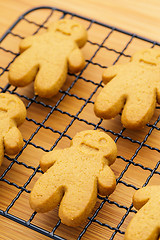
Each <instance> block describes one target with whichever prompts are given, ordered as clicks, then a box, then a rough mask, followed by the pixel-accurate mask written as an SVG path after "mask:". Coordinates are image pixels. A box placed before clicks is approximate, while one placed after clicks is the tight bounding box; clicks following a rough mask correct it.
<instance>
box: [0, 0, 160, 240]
mask: <svg viewBox="0 0 160 240" xmlns="http://www.w3.org/2000/svg"><path fill="white" fill-rule="evenodd" d="M42 5H47V6H51V7H57V8H61V9H63V10H67V11H70V12H73V13H76V14H80V15H83V16H85V17H89V18H92V19H94V20H97V21H100V22H103V23H105V24H109V25H112V26H114V27H117V28H120V29H123V30H126V31H129V32H131V33H135V34H138V35H141V36H142V37H146V38H149V39H151V40H153V41H158V42H160V27H159V26H160V14H159V13H160V1H159V0H141V1H139V0H130V1H127V0H115V1H112V0H81V1H78V0H67V1H66V0H60V1H59V0H45V1H44V0H34V1H31V0H6V1H3V0H0V36H2V35H3V34H4V33H5V32H6V31H7V29H8V28H9V27H10V26H11V25H12V24H13V22H14V21H15V20H16V19H17V18H18V17H19V16H20V15H21V14H23V13H24V12H25V11H27V10H29V9H30V8H33V7H38V6H42ZM44 15H45V14H44ZM32 18H33V19H34V21H37V22H38V23H39V22H40V19H41V18H43V14H42V11H39V12H37V13H36V14H35V15H34V14H33V16H31V17H30V18H29V20H31V21H32V20H33V19H32ZM53 20H54V18H53ZM84 24H86V26H87V22H84ZM30 26H31V24H30ZM32 27H33V26H31V27H29V24H28V25H27V23H26V25H25V27H24V25H22V26H20V25H19V26H18V27H17V29H15V31H14V34H18V33H19V32H20V33H21V35H22V36H27V35H29V34H31V30H32V32H33V31H34V29H31V28H32ZM104 32H105V29H103V28H99V27H95V29H93V31H91V32H90V38H92V40H93V39H95V42H98V43H100V42H101V40H102V39H103V38H104V36H105V34H106V33H104ZM116 34H117V35H116ZM116 34H115V36H114V37H113V39H112V38H111V39H110V40H109V42H108V44H109V47H110V49H116V50H117V51H122V48H123V46H125V44H126V43H127V41H129V37H128V36H126V35H125V34H120V33H116ZM19 40H20V39H18V41H19ZM136 41H137V42H136ZM136 41H135V43H134V44H133V45H132V46H131V47H130V48H129V49H127V50H126V51H125V53H126V54H132V53H133V52H134V51H135V50H137V49H140V48H142V47H150V46H151V44H149V43H148V42H144V41H140V40H139V41H138V40H136ZM124 42H125V44H124ZM1 47H3V48H6V49H9V50H11V51H13V52H17V51H18V42H17V39H15V38H14V37H13V38H10V37H8V38H7V39H6V40H5V41H4V42H2V45H1ZM94 49H95V46H92V47H91V48H89V46H86V47H85V48H84V49H83V52H84V55H85V57H86V58H87V59H88V58H89V57H91V52H93V51H95V50H94ZM88 56H89V57H88ZM114 57H115V56H112V55H111V53H110V51H108V55H105V53H104V55H103V52H101V55H100V56H99V55H97V56H96V59H95V62H98V63H100V64H101V65H105V66H109V65H111V64H112V63H113V61H114V60H113V59H114ZM9 59H10V56H9V53H8V55H6V52H5V53H4V52H3V51H1V57H0V63H1V65H0V66H2V67H5V66H6V65H7V63H8V61H10V60H9ZM123 61H124V62H125V61H126V58H125V57H124V59H123V57H122V59H120V61H119V62H123ZM127 61H128V60H127ZM102 70H103V69H101V71H99V70H98V69H96V68H95V69H93V68H92V67H91V68H90V71H89V70H88V72H87V73H86V74H85V78H86V79H93V81H94V80H95V81H96V80H97V79H99V78H101V73H102ZM94 78H95V79H94ZM71 80H72V79H68V80H67V83H66V86H65V87H64V90H66V89H67V87H68V86H69V84H70V83H71ZM6 83H7V73H6V74H4V75H3V76H1V82H0V86H1V87H4V86H5V84H6ZM32 87H33V86H32V85H31V86H29V87H26V88H24V89H20V90H18V91H19V92H18V93H19V94H24V95H26V96H28V97H33V91H32ZM88 87H89V88H90V85H88ZM91 88H92V87H91ZM71 93H72V94H75V93H76V94H77V95H78V96H81V97H84V98H88V95H87V93H88V88H87V85H85V84H84V86H83V84H82V86H81V87H78V86H77V87H75V89H74V91H72V92H71ZM59 97H61V95H60V94H58V96H56V97H54V98H53V99H52V100H45V101H44V102H45V104H52V105H54V104H55V103H56V102H57V101H58V99H59ZM22 100H24V102H25V104H26V106H27V104H28V102H27V100H25V99H22ZM41 100H42V99H41ZM42 101H43V100H42ZM93 101H94V98H93ZM80 106H81V105H80V103H79V101H77V102H75V104H74V106H72V100H71V99H69V97H68V100H67V97H66V101H64V102H63V103H62V104H61V105H60V109H61V110H63V111H65V110H66V109H67V111H68V112H70V114H73V115H74V114H75V113H76V111H77V110H78V109H79V108H80ZM42 111H43V114H42ZM49 111H50V109H48V108H47V109H46V108H45V109H43V107H42V106H40V107H39V108H38V109H37V108H36V104H32V106H31V107H30V108H29V111H28V118H33V119H36V121H37V122H41V121H43V119H44V116H46V115H47V114H48V112H49ZM55 113H56V114H55V115H53V117H52V118H49V120H48V121H47V124H46V126H51V127H53V122H54V123H55V125H56V129H57V130H59V131H63V130H64V127H65V126H66V125H67V124H69V121H70V119H68V118H69V117H68V116H67V117H64V115H63V116H61V114H60V112H58V111H57V112H55ZM158 115H159V113H158V110H157V111H156V113H155V115H154V117H153V119H152V120H151V124H153V123H154V121H155V120H156V119H157V116H158ZM80 117H81V118H84V119H87V121H88V122H94V123H97V122H98V119H97V118H96V117H95V116H94V113H93V110H92V109H91V108H90V107H89V108H88V109H86V110H84V111H82V113H81V114H80ZM75 122H76V121H75ZM102 126H103V127H104V128H106V129H111V130H113V131H114V132H116V133H118V132H120V130H121V129H122V126H121V123H120V117H117V118H116V119H115V120H111V121H104V122H103V125H102ZM157 126H158V125H157ZM36 127H37V126H35V125H34V124H33V123H30V122H29V121H26V122H25V123H24V125H23V126H22V127H20V129H21V131H22V134H23V136H24V139H29V137H30V136H31V134H32V133H33V132H34V131H35V129H36ZM85 129H93V126H92V127H90V126H89V125H87V126H86V125H83V123H82V122H80V121H79V122H78V123H77V122H76V123H74V124H73V126H72V128H71V129H69V130H68V131H67V134H68V135H70V136H71V137H73V136H74V134H75V133H76V132H77V131H80V130H85ZM41 130H42V131H41V132H40V133H39V135H38V136H35V138H34V139H33V143H34V144H36V145H40V146H43V147H44V148H45V149H50V147H51V146H52V145H53V143H54V139H56V138H57V136H56V134H57V133H56V134H55V136H52V135H51V136H50V134H49V130H48V131H47V130H46V129H44V130H43V129H42V128H41ZM148 130H149V129H148V128H147V127H146V128H144V129H143V130H141V131H139V132H138V133H137V132H133V131H129V130H125V132H124V136H127V137H131V138H132V139H135V140H138V141H140V142H141V141H143V139H144V137H145V135H146V134H147V132H148ZM111 136H112V137H113V138H114V139H115V137H116V136H113V135H112V134H111ZM159 139H160V135H159V132H158V130H157V131H156V130H154V131H153V133H152V135H151V136H150V138H148V140H147V144H148V145H149V146H151V147H156V148H157V149H159V147H160V146H159V145H160V144H159ZM69 142H70V140H69V139H66V138H64V140H63V141H62V142H60V144H59V145H58V147H66V146H68V145H69ZM117 146H118V155H121V156H124V157H125V159H127V160H130V159H131V158H132V156H133V155H134V153H135V151H136V150H137V149H138V147H139V144H138V143H134V144H133V143H132V142H131V141H127V140H124V139H123V138H121V139H120V140H118V142H117ZM149 150H150V148H147V147H146V148H145V147H144V148H142V149H141V151H140V152H139V153H138V155H137V156H136V161H135V162H136V163H138V164H141V165H143V166H145V167H147V168H149V169H150V170H151V169H154V168H155V165H156V163H157V162H158V161H159V153H158V151H151V150H150V151H149ZM42 153H43V151H42V150H39V149H38V150H37V149H36V148H35V149H34V147H32V145H29V146H28V147H27V148H26V150H24V153H23V154H22V156H20V158H19V161H20V162H24V163H25V164H27V165H31V166H33V167H35V168H36V167H37V166H38V162H39V158H40V157H41V155H42ZM118 161H119V162H118ZM9 165H10V161H9V160H7V159H4V162H3V165H2V167H1V170H0V175H2V174H3V173H4V171H5V169H7V167H8V166H9ZM126 165H127V163H126V162H125V161H122V160H121V161H120V160H119V159H117V161H116V163H115V164H114V165H113V168H112V169H113V171H114V173H115V175H116V177H117V178H118V177H119V176H120V173H121V172H122V170H123V169H124V168H125V166H126ZM150 170H148V172H145V171H144V172H141V167H135V166H132V167H130V169H129V170H128V171H127V172H126V175H125V176H124V177H123V179H122V180H123V181H125V182H126V183H127V184H131V185H134V186H136V187H137V188H139V187H141V186H142V185H143V184H144V183H145V180H146V179H147V177H148V176H149V174H150ZM28 171H32V170H30V169H27V168H26V169H25V168H24V166H23V165H19V164H14V165H13V166H12V168H11V170H10V171H8V172H7V174H6V175H5V177H4V178H5V179H6V180H8V181H10V182H11V183H15V184H17V185H18V186H23V184H24V183H25V182H26V181H27V179H28V176H30V175H31V174H32V173H31V172H29V173H28ZM39 176H40V173H39V174H36V177H35V178H34V180H33V181H31V183H30V184H29V185H28V186H29V187H28V190H30V189H31V188H32V186H33V184H34V183H35V181H36V180H37V179H38V177H39ZM159 179H160V177H159V174H156V175H155V176H154V177H153V178H152V180H151V181H150V182H149V184H156V183H157V181H158V180H159ZM0 183H1V184H0V194H1V196H0V209H2V210H4V211H5V210H6V208H7V207H8V206H9V205H10V203H11V201H12V200H13V199H14V198H15V197H16V195H17V194H18V192H19V191H20V190H19V189H17V188H16V187H15V186H13V185H9V184H7V182H6V181H3V180H2V181H1V182H0ZM134 191H135V189H133V188H132V187H130V188H129V190H128V189H127V188H125V185H123V184H120V183H119V184H118V186H117V190H116V191H115V193H114V194H112V196H111V200H112V201H116V202H118V204H120V205H125V206H127V207H128V206H130V204H131V201H132V200H131V198H132V195H133V193H134ZM28 195H29V194H28V193H26V192H25V191H24V192H23V193H22V194H21V197H20V198H19V201H18V200H17V201H15V204H14V207H12V208H11V209H10V210H9V213H10V214H12V215H15V216H17V217H19V218H21V219H24V220H25V221H27V220H28V219H29V217H30V215H31V214H32V210H31V209H30V208H29V204H28ZM99 204H100V200H98V201H97V205H96V207H98V206H99ZM124 212H125V209H123V211H120V208H118V209H117V208H116V206H115V205H114V204H113V205H109V206H108V205H107V204H106V206H105V207H104V208H103V211H102V213H101V214H99V215H98V217H97V219H98V220H99V221H101V222H102V223H106V224H110V225H111V226H112V227H113V228H116V227H117V225H118V223H119V222H120V219H121V218H122V217H123V215H124ZM132 216H133V213H131V214H130V215H129V216H128V217H127V218H126V220H125V222H124V224H123V227H122V228H121V229H120V230H121V231H122V232H124V231H125V229H126V226H127V224H128V223H129V221H130V219H131V217H132ZM57 221H58V217H57V209H56V210H54V211H53V212H50V213H46V214H37V215H36V217H35V219H34V220H33V224H35V225H36V226H39V227H40V228H43V229H45V230H47V231H51V230H52V228H53V227H54V226H55V224H56V223H57ZM84 226H85V225H83V226H81V227H79V228H76V229H71V228H68V227H65V226H63V225H62V226H61V227H60V228H59V229H58V230H57V231H56V234H57V235H59V236H62V237H64V238H66V239H69V240H71V239H77V236H78V235H79V234H80V232H81V231H82V230H83V228H84ZM112 233H113V231H112V230H110V229H108V228H107V227H100V225H99V224H96V223H92V226H91V227H90V228H88V230H87V232H86V234H84V236H83V237H82V239H96V240H97V239H110V237H111V234H112ZM123 236H124V235H123V234H120V233H118V234H116V236H115V238H114V239H116V240H119V239H123ZM0 239H2V240H3V239H6V240H10V239H13V240H21V239H26V240H28V239H33V240H34V239H36V240H38V239H43V240H44V239H49V237H47V236H44V235H42V234H40V233H38V232H36V231H33V230H31V229H29V228H27V227H25V226H23V225H21V224H19V223H16V222H15V221H12V220H10V219H8V218H5V217H3V216H1V215H0Z"/></svg>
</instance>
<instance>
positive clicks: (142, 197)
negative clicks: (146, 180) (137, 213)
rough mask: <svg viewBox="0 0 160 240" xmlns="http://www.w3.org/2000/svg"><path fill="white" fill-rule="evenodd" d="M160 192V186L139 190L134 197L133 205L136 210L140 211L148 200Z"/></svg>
mask: <svg viewBox="0 0 160 240" xmlns="http://www.w3.org/2000/svg"><path fill="white" fill-rule="evenodd" d="M159 191H160V186H147V187H143V188H141V189H139V190H138V191H136V192H135V194H134V195H133V205H134V207H135V208H136V209H138V210H139V209H140V208H141V207H143V205H145V204H146V203H147V202H148V200H149V199H150V198H151V197H152V196H153V195H154V194H155V193H156V192H159Z"/></svg>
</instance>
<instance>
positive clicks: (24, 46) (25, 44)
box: [19, 35, 39, 53]
mask: <svg viewBox="0 0 160 240" xmlns="http://www.w3.org/2000/svg"><path fill="white" fill-rule="evenodd" d="M36 38H37V39H38V38H39V35H34V36H29V37H27V38H24V39H22V40H21V42H20V45H19V49H20V52H21V53H22V52H24V51H25V50H26V49H28V48H29V47H31V46H32V44H33V42H34V40H35V39H36Z"/></svg>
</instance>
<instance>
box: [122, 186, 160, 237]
mask: <svg viewBox="0 0 160 240" xmlns="http://www.w3.org/2000/svg"><path fill="white" fill-rule="evenodd" d="M133 205H134V206H135V208H136V209H137V210H139V211H138V212H137V213H136V215H135V216H134V217H133V218H132V220H131V222H130V223H129V225H128V227H127V230H126V233H125V238H124V239H125V240H138V239H139V240H158V239H159V237H160V214H159V213H160V186H156V185H155V186H147V187H144V188H141V189H139V190H138V191H136V192H135V194H134V196H133Z"/></svg>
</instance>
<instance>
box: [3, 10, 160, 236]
mask: <svg viewBox="0 0 160 240" xmlns="http://www.w3.org/2000/svg"><path fill="white" fill-rule="evenodd" d="M60 18H74V19H76V20H77V21H80V22H82V23H83V24H84V25H85V26H86V29H87V31H88V34H89V39H88V42H87V44H86V46H85V47H84V49H83V50H82V51H83V53H84V55H85V58H86V66H85V67H84V69H83V70H82V71H81V72H80V73H79V74H68V78H67V81H66V83H65V86H64V87H63V89H61V90H60V91H59V93H58V94H57V96H55V97H53V98H52V99H50V100H47V99H41V98H39V97H38V96H35V95H34V93H33V86H32V84H30V85H29V86H27V87H25V88H15V87H13V86H11V85H10V84H8V80H7V75H8V71H9V67H10V65H11V64H12V62H13V61H14V60H15V58H16V57H17V56H18V55H19V53H18V44H19V41H20V40H21V39H23V38H24V37H26V36H28V35H31V34H37V33H38V32H41V31H45V30H46V28H47V24H48V23H49V22H50V21H54V20H57V19H60ZM28 29H29V30H28ZM28 31H29V32H28ZM97 32H98V33H99V34H97ZM0 43H1V44H0V52H1V56H2V58H1V60H0V77H1V79H0V89H1V92H9V93H10V94H16V95H17V96H19V97H20V98H21V99H22V100H23V101H24V102H25V104H26V107H27V112H28V115H27V118H26V121H25V123H24V124H23V125H22V126H21V127H20V128H21V132H22V134H23V136H24V147H23V149H22V150H21V151H20V153H19V154H17V155H16V156H14V157H11V156H7V155H5V159H4V162H3V165H2V167H1V169H0V174H1V176H0V188H1V191H0V192H1V193H0V197H1V203H0V214H1V215H2V216H4V217H6V218H9V219H11V220H12V221H15V222H17V223H19V224H22V225H24V226H25V227H27V228H30V229H32V230H34V231H37V232H39V233H41V234H42V235H45V236H48V237H49V238H52V239H56V240H62V239H70V240H71V239H81V238H82V239H90V237H89V236H92V239H110V240H111V239H118V240H119V239H123V238H124V233H125V229H126V226H127V224H128V223H129V221H130V219H131V218H132V217H133V216H134V214H135V213H136V210H135V209H134V208H133V205H132V195H133V193H134V192H135V191H136V190H137V189H139V188H140V187H143V186H146V185H147V184H148V183H150V184H156V183H157V182H158V181H159V179H160V171H159V165H160V161H159V152H160V146H159V145H160V144H159V143H158V142H157V141H155V140H154V139H155V138H157V137H158V135H159V134H160V127H159V121H160V116H159V109H160V107H159V106H157V107H156V111H155V114H154V116H153V118H152V120H151V121H150V123H148V124H147V125H146V127H145V128H144V129H143V130H141V131H138V132H133V131H129V130H127V129H125V128H123V126H122V125H121V123H120V116H117V117H116V118H115V119H114V120H109V121H108V120H102V119H99V118H97V117H96V116H95V115H94V112H93V104H94V100H95V97H96V96H97V94H98V93H99V91H100V90H101V89H102V87H103V84H102V81H101V74H102V72H103V70H104V69H105V68H107V67H108V66H111V65H113V64H116V63H117V62H118V63H120V62H127V61H129V59H130V57H131V55H132V53H133V52H135V51H136V50H139V49H141V48H145V47H156V48H159V46H160V43H159V42H156V41H152V40H150V39H147V38H144V37H141V36H139V35H136V34H134V33H130V32H127V31H124V30H122V29H119V28H116V27H113V26H110V25H107V24H104V23H100V22H98V21H95V20H93V19H89V18H85V17H82V16H79V15H77V14H74V13H71V12H67V11H64V10H61V9H57V8H53V7H49V6H42V7H37V8H33V9H31V10H29V11H27V12H25V13H24V14H23V15H21V16H20V17H19V18H18V19H17V21H16V22H15V23H14V24H13V25H12V26H11V27H10V28H9V29H8V30H7V31H6V33H5V34H4V35H3V36H2V37H1V38H0ZM115 46H116V47H115ZM86 89H87V91H86ZM84 90H85V91H84ZM73 106H74V108H73ZM90 112H93V114H90ZM33 116H34V117H33ZM77 127H78V129H80V130H86V129H100V130H102V131H104V132H107V133H108V134H109V135H110V136H111V137H112V138H113V139H114V140H115V142H116V143H117V146H118V157H117V160H116V162H115V164H113V167H112V169H113V171H114V172H115V174H116V177H117V188H116V190H115V192H114V193H113V194H112V195H111V196H110V197H101V196H98V200H97V204H96V206H95V209H94V212H93V213H92V215H91V216H90V217H89V218H88V220H87V222H86V223H84V224H82V226H80V227H78V228H75V229H71V228H69V227H66V226H64V225H63V224H61V221H60V220H59V219H58V214H57V209H56V210H54V211H52V212H50V213H46V214H37V213H36V212H33V211H32V210H31V209H30V208H29V203H28V199H29V193H30V191H31V188H32V187H33V184H34V183H35V182H36V180H37V179H38V178H39V176H40V175H41V174H42V171H41V170H40V167H39V157H40V156H41V155H42V154H43V153H44V152H49V151H51V150H53V148H54V147H56V146H58V147H65V146H69V143H70V140H71V139H72V137H73V136H74V135H75V133H76V131H77ZM44 136H45V138H46V136H47V139H48V140H47V142H46V143H45V144H44V143H43V137H44ZM30 152H32V154H31V155H32V156H33V159H30V157H28V155H27V153H30ZM29 156H30V155H29ZM15 173H16V176H17V177H16V178H15V177H14V176H15ZM130 176H132V177H130ZM133 176H134V177H133ZM6 192H8V193H7V196H8V198H7V199H4V196H6V195H5V194H6ZM22 205H23V207H24V210H22V209H20V206H22ZM64 233H65V235H64ZM64 236H65V237H64ZM67 236H68V237H67ZM102 236H103V237H102Z"/></svg>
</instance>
